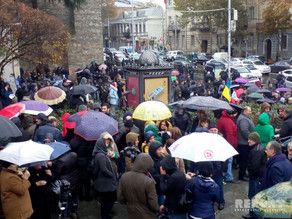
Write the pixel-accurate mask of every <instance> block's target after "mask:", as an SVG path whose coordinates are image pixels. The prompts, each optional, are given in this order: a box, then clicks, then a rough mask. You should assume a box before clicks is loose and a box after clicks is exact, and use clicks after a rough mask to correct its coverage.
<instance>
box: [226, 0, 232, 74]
mask: <svg viewBox="0 0 292 219" xmlns="http://www.w3.org/2000/svg"><path fill="white" fill-rule="evenodd" d="M231 10H232V8H231V0H228V60H227V61H228V62H227V70H228V78H229V79H230V76H231V75H230V60H231Z"/></svg>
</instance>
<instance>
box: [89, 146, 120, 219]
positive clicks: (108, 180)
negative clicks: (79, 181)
mask: <svg viewBox="0 0 292 219" xmlns="http://www.w3.org/2000/svg"><path fill="white" fill-rule="evenodd" d="M94 149H95V152H96V155H95V157H94V160H93V173H92V176H93V180H94V184H93V185H94V189H95V191H96V192H98V194H99V198H100V199H99V202H100V205H101V206H100V209H101V210H100V214H101V219H111V218H112V217H111V215H110V213H111V210H112V207H113V206H114V203H115V201H116V190H117V186H118V180H117V175H116V172H115V171H114V168H113V166H112V164H111V160H110V159H109V157H108V156H107V153H108V152H107V148H106V146H105V144H96V145H95V148H94Z"/></svg>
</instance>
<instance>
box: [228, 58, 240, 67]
mask: <svg viewBox="0 0 292 219" xmlns="http://www.w3.org/2000/svg"><path fill="white" fill-rule="evenodd" d="M242 61H243V58H231V60H230V65H231V66H240V65H243V62H242Z"/></svg>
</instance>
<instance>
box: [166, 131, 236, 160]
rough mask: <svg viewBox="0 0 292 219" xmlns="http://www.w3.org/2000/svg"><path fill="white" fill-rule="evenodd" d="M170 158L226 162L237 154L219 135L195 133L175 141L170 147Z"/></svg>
mask: <svg viewBox="0 0 292 219" xmlns="http://www.w3.org/2000/svg"><path fill="white" fill-rule="evenodd" d="M169 150H170V152H171V156H172V157H178V158H182V159H186V160H191V161H194V162H200V161H226V160H227V159H228V158H230V157H232V156H234V155H236V154H238V153H237V151H236V150H235V149H234V148H233V147H232V146H231V145H230V144H229V143H228V142H227V141H226V140H225V138H223V137H222V136H221V135H218V134H213V133H205V132H195V133H192V134H189V135H186V136H184V137H182V138H180V139H178V140H177V141H175V142H174V143H173V144H172V145H171V146H170V147H169Z"/></svg>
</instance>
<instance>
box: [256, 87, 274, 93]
mask: <svg viewBox="0 0 292 219" xmlns="http://www.w3.org/2000/svg"><path fill="white" fill-rule="evenodd" d="M257 92H258V93H261V94H270V93H271V91H270V90H268V89H264V88H262V89H259V90H257Z"/></svg>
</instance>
